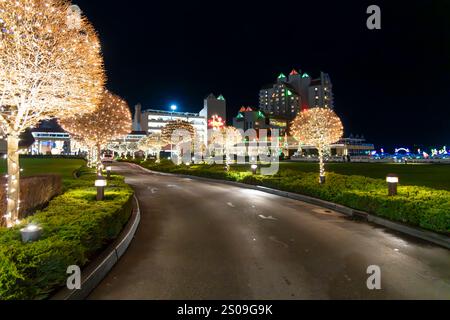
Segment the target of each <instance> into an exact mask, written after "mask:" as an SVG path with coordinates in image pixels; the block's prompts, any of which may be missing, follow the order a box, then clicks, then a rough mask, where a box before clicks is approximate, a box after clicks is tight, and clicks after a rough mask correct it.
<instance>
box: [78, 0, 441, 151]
mask: <svg viewBox="0 0 450 320" xmlns="http://www.w3.org/2000/svg"><path fill="white" fill-rule="evenodd" d="M74 3H76V4H78V5H79V6H80V7H81V9H82V10H83V11H84V13H85V14H86V15H87V17H88V18H89V19H90V20H91V21H92V23H93V24H94V26H95V27H96V29H97V30H98V32H99V34H100V38H101V40H102V45H103V51H104V56H105V65H106V69H107V73H108V78H109V80H108V87H109V89H111V90H112V91H114V92H115V93H117V94H119V95H121V96H123V97H124V98H125V99H126V100H127V101H128V102H129V104H130V106H134V105H135V104H136V103H138V102H141V103H142V104H143V106H144V108H158V109H160V108H166V109H168V107H169V106H170V104H172V103H176V104H178V105H179V107H180V110H181V111H192V112H198V111H200V109H201V108H202V105H203V99H204V97H205V96H206V95H207V94H208V93H210V92H213V93H215V94H216V95H218V94H221V93H222V94H223V95H224V96H225V98H227V102H228V109H229V117H230V118H231V117H233V116H236V114H237V111H238V110H239V108H240V107H241V106H243V105H245V106H258V94H259V90H260V89H261V87H262V86H264V85H266V84H269V83H272V82H274V81H275V79H276V78H277V76H278V74H280V73H281V72H284V73H289V72H290V71H291V70H292V69H293V68H296V69H301V70H303V71H304V72H307V73H309V74H310V75H311V76H313V77H317V76H318V75H319V73H320V71H325V72H328V73H329V74H330V75H331V78H332V81H333V84H334V95H335V108H336V112H337V113H338V114H339V116H340V117H341V118H342V119H343V122H344V125H345V127H346V134H347V135H349V134H350V133H353V134H364V135H365V137H366V138H367V139H368V140H369V141H370V142H373V143H375V144H376V145H377V147H379V148H380V147H385V148H390V147H395V146H404V145H407V146H413V145H414V144H417V145H426V146H439V147H442V145H444V144H447V145H450V130H449V124H450V1H446V0H441V1H430V0H422V1H411V0H410V1H398V0H395V1H392V0H391V1H319V0H314V1H312V0H311V1H302V0H297V1H270V2H264V1H259V2H254V1H244V0H241V1H182V2H181V1H167V0H166V1H157V0H151V1H143V0H127V1H119V0H95V1H93V0H74ZM371 4H377V5H379V6H380V7H381V9H382V15H383V16H382V19H383V20H382V28H383V29H382V30H381V31H370V30H368V29H367V27H366V20H367V18H368V15H367V14H366V10H367V7H368V6H369V5H371Z"/></svg>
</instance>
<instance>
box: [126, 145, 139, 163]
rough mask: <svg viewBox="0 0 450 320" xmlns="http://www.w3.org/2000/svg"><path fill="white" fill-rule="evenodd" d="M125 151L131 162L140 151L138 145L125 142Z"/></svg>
mask: <svg viewBox="0 0 450 320" xmlns="http://www.w3.org/2000/svg"><path fill="white" fill-rule="evenodd" d="M125 149H126V150H127V154H128V153H129V154H131V157H132V158H133V160H134V159H136V152H139V151H141V149H140V148H139V143H138V142H134V141H125Z"/></svg>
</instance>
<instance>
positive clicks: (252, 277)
mask: <svg viewBox="0 0 450 320" xmlns="http://www.w3.org/2000/svg"><path fill="white" fill-rule="evenodd" d="M114 170H116V172H120V174H123V175H125V176H126V178H127V182H128V183H129V184H131V185H132V186H133V188H134V189H135V190H136V194H137V197H138V199H139V201H140V205H141V212H142V221H141V225H140V227H139V229H138V232H137V234H136V238H135V240H134V241H133V243H132V245H131V246H130V248H129V250H128V252H127V253H126V255H125V256H124V257H123V258H122V259H121V260H120V261H119V263H118V264H117V265H116V266H115V268H114V269H113V270H112V272H111V273H110V274H109V275H108V277H106V278H105V279H104V281H103V282H102V283H101V284H100V285H99V287H98V288H97V289H96V290H95V291H94V292H93V293H92V294H91V296H90V299H155V300H160V299H177V300H180V299H181V300H184V299H187V300H203V299H208V300H210V299H226V300H228V299H232V300H233V299H246V300H247V299H248V300H252V299H450V251H448V250H446V249H443V248H440V247H437V246H435V245H432V244H429V243H426V242H422V241H418V240H416V239H412V238H410V237H407V236H404V235H401V234H397V233H394V232H391V231H389V230H386V229H384V228H379V227H376V226H373V225H370V224H367V223H363V222H356V221H351V220H350V219H348V218H346V217H344V216H343V215H341V214H338V213H335V212H331V211H329V210H326V209H322V208H320V207H317V206H314V205H310V204H306V203H303V202H300V201H296V200H290V199H285V198H282V197H278V196H274V195H270V194H266V193H263V192H260V191H254V190H248V189H242V188H238V187H233V186H229V185H224V184H220V183H208V182H203V181H196V180H191V179H185V178H179V177H174V176H162V175H154V174H149V173H147V172H145V171H144V170H142V169H140V168H137V167H134V166H132V165H129V164H116V165H115V167H114ZM371 265H377V266H379V267H380V268H381V271H382V290H379V291H370V290H368V289H367V285H366V283H367V279H368V277H369V275H367V268H368V267H369V266H371Z"/></svg>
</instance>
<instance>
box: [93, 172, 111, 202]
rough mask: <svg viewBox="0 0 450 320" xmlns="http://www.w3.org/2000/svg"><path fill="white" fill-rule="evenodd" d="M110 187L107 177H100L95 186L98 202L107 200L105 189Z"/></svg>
mask: <svg viewBox="0 0 450 320" xmlns="http://www.w3.org/2000/svg"><path fill="white" fill-rule="evenodd" d="M107 185H108V183H107V181H106V179H105V177H103V176H98V177H97V180H95V186H96V187H97V201H103V199H104V198H105V187H106V186H107Z"/></svg>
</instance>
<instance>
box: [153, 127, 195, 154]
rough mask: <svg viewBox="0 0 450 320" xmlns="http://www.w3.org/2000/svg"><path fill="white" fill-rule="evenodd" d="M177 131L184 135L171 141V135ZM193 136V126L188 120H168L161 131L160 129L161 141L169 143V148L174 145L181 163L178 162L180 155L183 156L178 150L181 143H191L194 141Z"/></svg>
mask: <svg viewBox="0 0 450 320" xmlns="http://www.w3.org/2000/svg"><path fill="white" fill-rule="evenodd" d="M177 132H178V133H184V134H185V136H184V137H181V136H179V137H178V138H179V139H178V140H176V141H173V136H174V134H176V133H177ZM195 136H196V132H195V128H194V127H193V126H192V125H191V124H190V123H189V122H187V121H181V120H176V121H171V122H169V123H168V124H167V125H166V126H165V127H164V128H162V131H161V138H162V141H163V142H164V143H165V144H166V145H169V144H170V145H171V148H172V146H173V145H175V147H176V150H177V156H178V162H179V163H181V162H180V161H181V157H182V156H183V155H182V154H181V152H180V150H179V149H180V147H181V145H182V144H183V143H191V144H192V143H193V142H194V141H195Z"/></svg>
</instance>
